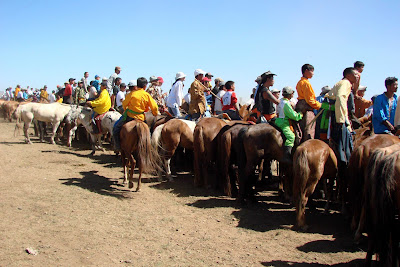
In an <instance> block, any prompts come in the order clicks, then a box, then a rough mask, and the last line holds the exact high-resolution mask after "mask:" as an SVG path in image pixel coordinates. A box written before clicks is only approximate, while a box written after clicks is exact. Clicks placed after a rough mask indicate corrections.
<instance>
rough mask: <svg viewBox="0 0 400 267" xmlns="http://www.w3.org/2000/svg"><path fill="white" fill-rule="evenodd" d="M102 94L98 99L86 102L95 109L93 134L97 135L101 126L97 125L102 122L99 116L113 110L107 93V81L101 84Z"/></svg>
mask: <svg viewBox="0 0 400 267" xmlns="http://www.w3.org/2000/svg"><path fill="white" fill-rule="evenodd" d="M100 89H101V92H100V95H99V97H98V98H96V99H95V100H93V101H88V102H86V103H87V104H88V105H89V106H92V108H93V111H94V113H93V117H92V123H93V134H97V133H99V132H100V129H101V126H100V127H99V125H97V124H96V122H97V121H100V119H99V116H100V115H102V114H104V113H106V112H107V111H108V110H109V109H110V108H111V98H110V95H109V94H108V91H107V81H103V82H102V83H101V87H100Z"/></svg>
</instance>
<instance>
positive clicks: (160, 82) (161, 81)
mask: <svg viewBox="0 0 400 267" xmlns="http://www.w3.org/2000/svg"><path fill="white" fill-rule="evenodd" d="M157 79H158V81H157V85H158V86H162V85H163V83H164V79H163V78H162V77H157Z"/></svg>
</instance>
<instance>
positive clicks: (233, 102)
mask: <svg viewBox="0 0 400 267" xmlns="http://www.w3.org/2000/svg"><path fill="white" fill-rule="evenodd" d="M225 88H226V93H225V94H224V96H223V97H222V98H221V102H222V112H223V113H226V114H228V115H229V117H230V118H231V119H232V120H241V118H240V116H239V112H238V110H239V109H240V108H239V103H238V100H237V97H236V93H235V83H234V82H233V81H227V82H226V84H225Z"/></svg>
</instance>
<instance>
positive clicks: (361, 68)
mask: <svg viewBox="0 0 400 267" xmlns="http://www.w3.org/2000/svg"><path fill="white" fill-rule="evenodd" d="M364 66H365V65H364V63H363V62H362V61H356V62H354V68H355V69H356V71H358V73H359V76H360V78H359V79H358V81H357V82H356V83H355V84H354V85H353V89H354V92H356V91H357V90H358V88H359V87H360V82H361V73H362V72H363V71H364Z"/></svg>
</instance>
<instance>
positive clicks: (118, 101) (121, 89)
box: [115, 81, 136, 114]
mask: <svg viewBox="0 0 400 267" xmlns="http://www.w3.org/2000/svg"><path fill="white" fill-rule="evenodd" d="M134 82H135V84H132V82H130V83H129V84H130V85H131V86H132V85H133V86H136V81H134ZM125 96H126V84H125V83H121V84H120V85H119V92H118V93H117V96H116V98H115V106H116V107H117V111H118V112H119V113H121V114H122V113H124V109H123V107H122V102H123V101H124V100H125Z"/></svg>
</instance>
